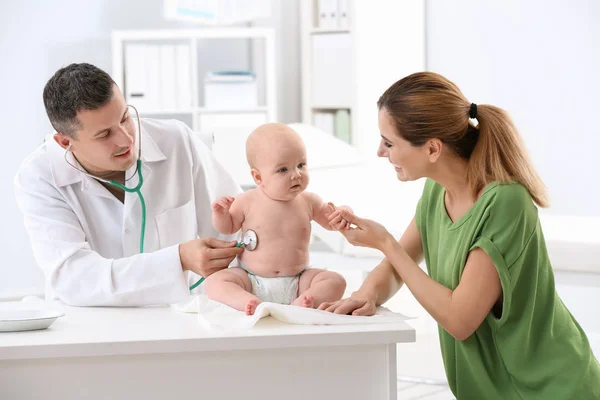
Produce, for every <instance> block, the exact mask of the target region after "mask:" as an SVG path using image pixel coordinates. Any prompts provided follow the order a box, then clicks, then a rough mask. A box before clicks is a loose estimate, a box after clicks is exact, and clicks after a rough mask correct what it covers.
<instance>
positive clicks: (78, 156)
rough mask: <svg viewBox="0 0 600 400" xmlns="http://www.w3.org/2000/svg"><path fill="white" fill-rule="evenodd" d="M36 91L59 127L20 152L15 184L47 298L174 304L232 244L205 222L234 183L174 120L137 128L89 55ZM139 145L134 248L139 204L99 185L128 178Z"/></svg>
mask: <svg viewBox="0 0 600 400" xmlns="http://www.w3.org/2000/svg"><path fill="white" fill-rule="evenodd" d="M43 97H44V105H45V107H46V112H47V114H48V118H49V119H50V122H51V123H52V126H53V127H54V129H55V130H56V132H58V133H56V134H54V136H53V140H47V141H46V142H45V143H44V144H43V145H41V146H40V147H39V148H38V149H36V150H35V151H34V152H33V153H32V154H31V155H30V156H29V157H28V158H27V159H26V160H25V161H24V163H23V165H22V166H21V168H20V169H19V171H18V173H17V175H16V177H15V190H16V196H17V202H18V205H19V208H20V209H21V211H22V212H23V214H24V220H25V227H26V229H27V231H28V233H29V237H30V239H31V243H32V246H33V252H34V255H35V258H36V261H37V263H38V264H39V266H40V267H41V268H42V270H43V272H44V274H45V277H46V298H47V299H60V300H62V301H63V302H65V303H67V304H70V305H77V306H141V305H157V304H171V303H176V302H178V301H182V300H185V299H186V298H187V296H188V295H189V293H190V285H192V284H193V283H194V282H196V281H197V280H198V279H199V278H200V277H206V276H208V275H210V274H211V273H213V272H215V271H218V270H220V269H223V268H227V266H228V265H229V264H230V263H231V262H232V260H233V259H234V258H235V257H236V256H237V255H238V254H240V253H241V252H242V251H243V249H242V248H238V247H235V243H236V241H234V240H232V239H234V237H221V240H220V239H217V238H216V237H218V234H217V232H216V231H215V230H214V228H213V226H212V220H211V205H212V203H213V201H214V200H216V199H218V198H220V197H222V196H235V195H237V194H239V193H240V192H241V189H240V187H239V186H238V185H237V184H236V183H235V182H234V180H233V179H232V177H231V176H230V175H229V174H228V173H227V171H226V170H225V169H224V168H223V167H222V166H221V165H220V164H219V163H218V162H217V161H216V160H215V158H214V157H213V155H212V153H211V152H210V150H209V149H208V148H207V147H206V146H205V145H204V143H203V142H202V141H201V139H200V138H199V136H198V135H197V134H195V133H194V132H192V131H191V130H190V129H189V128H188V127H187V126H186V125H185V124H184V123H181V122H179V121H174V120H152V119H143V120H141V133H140V134H139V135H138V134H137V131H138V123H137V118H136V115H135V114H136V113H135V112H134V111H133V109H132V108H131V107H128V106H127V104H126V103H125V99H124V97H123V95H122V93H121V91H120V90H119V88H118V87H117V86H116V84H115V83H114V81H113V80H112V79H111V77H110V76H109V75H108V74H107V73H106V72H104V71H102V70H101V69H99V68H97V67H95V66H93V65H90V64H71V65H69V66H67V67H64V68H61V69H60V70H58V71H57V72H56V73H55V75H54V76H53V77H52V78H51V79H50V80H49V81H48V83H47V84H46V87H45V88H44V96H43ZM140 142H141V160H142V164H141V165H142V167H141V172H142V175H143V185H142V187H141V193H142V195H143V197H144V198H145V204H146V209H147V213H146V218H145V238H144V240H143V250H144V251H143V253H140V250H141V244H140V239H141V235H142V231H141V226H142V222H143V221H142V219H143V218H142V210H141V201H140V199H139V198H138V196H137V195H136V193H130V192H125V191H123V190H122V189H119V188H118V187H116V186H113V185H111V184H109V183H108V181H111V180H113V181H116V182H119V183H121V184H123V185H125V186H126V187H127V188H132V187H135V186H136V185H137V184H138V173H137V170H136V167H137V164H138V163H137V159H138V149H139V148H140ZM97 178H100V180H99V179H97ZM223 239H224V240H223ZM194 290H198V289H194Z"/></svg>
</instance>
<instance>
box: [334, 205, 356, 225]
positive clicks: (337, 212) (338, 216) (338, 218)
mask: <svg viewBox="0 0 600 400" xmlns="http://www.w3.org/2000/svg"><path fill="white" fill-rule="evenodd" d="M329 206H330V209H332V210H333V212H332V213H331V214H329V216H328V217H327V219H328V221H329V225H331V227H332V228H333V229H336V230H338V231H341V230H343V229H350V222H348V221H346V219H344V218H343V217H342V211H346V212H348V213H350V214H352V215H354V212H353V211H352V209H351V208H350V207H348V206H340V207H336V206H334V205H333V203H329Z"/></svg>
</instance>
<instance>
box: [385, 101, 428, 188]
mask: <svg viewBox="0 0 600 400" xmlns="http://www.w3.org/2000/svg"><path fill="white" fill-rule="evenodd" d="M379 131H380V132H381V142H380V143H379V148H378V149H377V156H379V157H385V158H387V159H388V160H389V161H390V163H392V165H393V166H394V169H395V170H396V175H397V176H398V179H399V180H400V181H402V182H406V181H414V180H417V179H419V178H422V177H423V176H425V171H426V169H427V167H428V166H429V157H428V155H427V152H426V151H425V148H424V146H420V147H416V146H413V145H412V144H410V142H408V141H406V140H404V139H403V138H401V137H400V135H398V134H396V128H395V127H394V124H393V120H392V118H391V117H390V116H389V114H388V113H387V111H386V110H385V109H381V110H379Z"/></svg>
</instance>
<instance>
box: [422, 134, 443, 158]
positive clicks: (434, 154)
mask: <svg viewBox="0 0 600 400" xmlns="http://www.w3.org/2000/svg"><path fill="white" fill-rule="evenodd" d="M443 148H444V143H442V141H441V140H440V139H429V140H428V141H427V143H425V150H426V151H427V156H428V157H429V162H431V163H434V162H436V161H437V160H438V159H439V158H440V156H441V155H442V149H443Z"/></svg>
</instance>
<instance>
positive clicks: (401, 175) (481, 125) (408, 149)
mask: <svg viewBox="0 0 600 400" xmlns="http://www.w3.org/2000/svg"><path fill="white" fill-rule="evenodd" d="M378 107H379V129H380V132H381V144H380V146H379V150H378V156H379V157H387V158H388V159H389V161H390V163H392V164H393V166H394V168H395V169H396V172H397V176H398V179H399V180H401V181H411V180H415V179H419V178H422V177H425V178H428V179H427V181H426V183H425V187H424V190H423V195H422V197H421V199H420V200H419V203H418V205H417V210H416V215H415V218H414V219H413V220H412V222H411V223H410V225H409V226H408V228H407V230H406V232H405V233H404V235H402V238H401V239H400V241H399V242H397V241H396V240H395V239H394V238H393V237H392V235H391V234H390V233H388V231H386V229H385V228H384V227H383V226H382V225H380V224H378V223H376V222H373V221H370V220H366V219H361V218H358V217H355V216H353V215H350V214H348V213H346V212H344V211H336V214H335V215H334V216H332V220H333V221H334V222H336V223H340V227H343V226H345V224H346V222H350V223H351V224H353V225H354V226H355V227H353V228H350V229H342V233H343V234H344V235H345V236H346V238H347V239H348V241H349V242H350V243H352V244H354V245H358V246H366V247H372V248H376V249H379V250H381V251H382V252H383V253H384V254H385V259H384V260H383V262H382V263H381V264H380V265H379V266H377V267H376V268H375V269H374V270H373V271H372V272H371V273H370V274H369V276H368V278H367V279H366V280H365V282H364V283H363V285H362V286H361V288H360V289H359V290H358V291H357V292H355V293H353V294H352V296H351V297H350V298H348V299H343V300H340V301H338V302H335V303H326V304H323V305H321V306H320V307H319V308H320V309H324V310H328V311H331V312H335V313H339V314H347V313H352V314H353V315H371V314H373V313H374V312H375V307H376V306H377V305H380V304H383V303H385V302H386V301H387V300H388V299H389V298H390V297H391V296H393V295H394V294H395V293H396V292H397V291H398V289H399V288H400V286H401V285H402V283H403V282H404V283H405V284H406V285H407V286H408V288H409V289H410V291H411V293H413V295H414V296H415V297H416V299H417V300H418V301H419V303H420V304H421V305H422V306H423V307H424V308H425V309H426V310H427V312H429V313H430V314H431V316H432V317H433V318H435V320H436V321H437V322H438V325H439V335H440V343H441V350H442V356H443V359H444V366H445V369H446V374H447V377H448V382H449V384H450V388H451V389H452V392H453V393H454V395H455V396H456V397H457V398H458V399H463V398H464V399H502V400H507V399H600V365H599V364H598V361H597V360H596V359H595V357H594V355H593V354H592V351H591V349H590V345H589V342H588V339H587V337H586V335H585V333H584V332H583V330H582V329H581V327H580V326H579V324H578V323H577V321H575V319H574V318H573V316H572V315H571V314H570V312H569V311H568V310H567V308H566V307H565V305H564V304H563V303H562V301H561V300H560V298H559V297H558V295H557V293H556V290H555V285H554V275H553V272H552V266H551V264H550V260H549V258H548V252H547V250H546V244H545V241H544V236H543V233H542V229H541V226H540V222H539V218H538V213H537V208H536V206H535V204H537V205H538V206H540V207H546V206H547V205H548V200H547V198H546V193H545V188H544V185H543V183H542V181H541V179H540V178H539V176H538V175H537V173H536V172H535V170H534V169H533V167H532V165H531V164H530V162H529V161H528V159H527V155H526V152H525V150H524V147H523V145H522V144H521V140H520V137H519V135H518V133H517V131H516V129H515V127H514V126H513V124H512V122H511V121H510V119H509V117H508V115H507V114H506V113H505V112H504V111H503V110H501V109H499V108H497V107H493V106H490V105H481V106H477V105H475V104H471V103H469V102H468V101H467V100H466V98H465V97H464V95H463V94H462V93H461V91H460V90H459V89H458V87H457V86H456V85H454V84H453V83H452V82H450V81H448V80H447V79H445V78H444V77H442V76H440V75H438V74H434V73H428V72H424V73H417V74H413V75H410V76H408V77H406V78H404V79H402V80H400V81H398V82H396V83H395V84H394V85H392V86H391V87H390V88H389V89H388V90H387V91H386V92H385V93H384V94H383V95H382V96H381V98H380V99H379V101H378ZM471 120H476V121H477V125H475V124H474V123H473V122H472V121H471ZM534 203H535V204H534ZM423 257H425V261H426V263H427V271H428V273H429V276H428V275H427V274H425V273H424V272H423V271H422V270H421V268H419V266H418V263H420V262H421V261H422V259H423Z"/></svg>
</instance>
